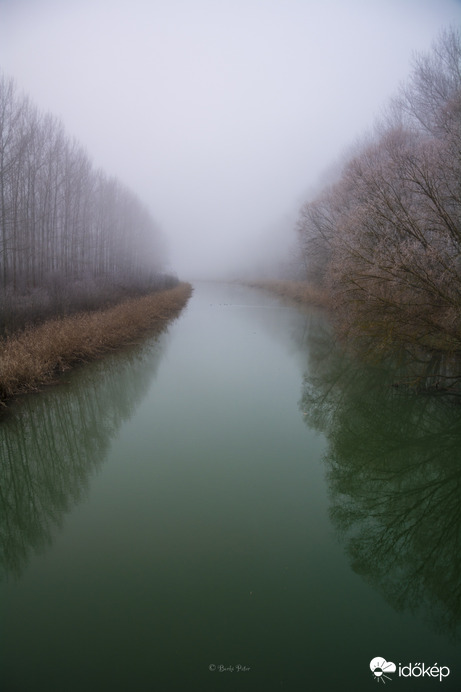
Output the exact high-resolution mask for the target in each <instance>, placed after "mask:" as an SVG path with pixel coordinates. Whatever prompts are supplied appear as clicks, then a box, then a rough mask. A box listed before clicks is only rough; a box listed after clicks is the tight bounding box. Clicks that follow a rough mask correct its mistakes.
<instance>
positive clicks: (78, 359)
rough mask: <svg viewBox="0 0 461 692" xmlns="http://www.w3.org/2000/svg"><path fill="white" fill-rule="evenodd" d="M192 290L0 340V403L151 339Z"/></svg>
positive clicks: (59, 320) (186, 287) (130, 301)
mask: <svg viewBox="0 0 461 692" xmlns="http://www.w3.org/2000/svg"><path fill="white" fill-rule="evenodd" d="M192 291H193V289H192V286H191V285H190V284H188V283H180V284H178V285H177V286H175V287H174V288H170V289H167V290H165V291H158V292H156V293H152V294H149V295H146V296H142V297H141V298H130V299H128V300H125V301H123V302H121V303H119V304H118V305H115V306H113V307H110V308H107V309H105V310H98V311H94V312H91V313H89V312H84V313H78V314H76V315H71V316H69V317H61V318H59V317H58V318H54V319H50V320H47V321H46V322H43V323H42V324H40V325H38V326H36V327H29V328H26V329H24V330H23V331H22V332H20V333H19V334H13V335H10V336H8V337H6V338H4V339H3V340H2V341H0V405H1V406H2V407H6V402H7V401H9V400H11V399H13V398H14V397H16V396H18V395H21V394H25V393H27V392H32V391H37V390H38V389H39V388H40V387H41V386H42V385H46V384H49V383H51V382H53V381H55V380H56V377H57V376H59V374H60V373H62V372H64V371H66V370H68V369H70V368H71V367H72V366H73V365H75V364H77V363H84V362H88V361H91V360H95V359H97V358H99V357H101V356H102V355H104V353H107V352H109V351H113V350H115V349H117V348H121V347H123V346H127V345H129V344H132V343H133V342H135V341H136V340H137V339H139V338H140V337H142V336H147V335H151V336H153V335H157V334H160V333H161V332H163V331H164V330H165V329H166V327H167V326H168V324H169V323H170V322H171V321H172V320H174V319H175V318H176V317H178V315H179V313H180V312H181V310H182V309H183V308H184V307H185V305H186V304H187V302H188V300H189V298H190V296H191V294H192Z"/></svg>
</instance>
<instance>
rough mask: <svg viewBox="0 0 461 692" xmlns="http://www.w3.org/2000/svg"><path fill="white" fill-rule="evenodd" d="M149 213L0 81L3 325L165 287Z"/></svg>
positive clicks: (158, 240)
mask: <svg viewBox="0 0 461 692" xmlns="http://www.w3.org/2000/svg"><path fill="white" fill-rule="evenodd" d="M164 261H165V252H164V246H163V241H162V238H161V235H160V233H159V230H158V228H157V226H156V224H155V222H154V220H153V218H152V216H151V215H150V213H149V211H148V210H147V209H146V207H145V206H144V205H143V204H142V203H141V202H140V201H139V199H138V198H137V197H136V196H135V195H134V194H133V193H132V192H131V191H130V190H129V189H127V188H126V187H125V186H123V185H122V184H121V183H120V182H118V181H117V180H116V179H114V178H112V177H109V176H107V175H106V174H105V173H104V172H103V171H101V170H97V169H95V168H94V166H93V164H92V162H91V160H90V158H89V157H88V155H87V154H86V152H85V151H84V149H83V148H82V146H81V145H80V144H79V143H78V142H76V141H75V139H72V138H70V137H69V136H68V135H67V134H66V132H65V130H64V127H63V125H62V123H61V122H60V121H59V120H57V119H56V118H55V117H53V116H51V115H50V114H44V113H41V112H40V111H39V110H38V109H37V108H36V107H35V106H34V105H33V104H32V103H31V102H30V100H29V99H28V98H27V97H26V96H25V95H23V94H21V93H19V92H18V90H17V88H16V86H15V83H14V82H13V80H11V79H8V78H6V77H4V76H1V75H0V288H1V290H0V295H1V301H0V328H1V327H3V329H5V327H8V328H12V327H15V326H19V325H22V324H24V323H26V322H29V321H32V320H37V319H38V318H42V317H46V316H48V315H49V314H55V313H67V312H72V311H74V310H77V309H78V310H81V309H93V308H95V307H100V306H101V305H102V304H107V303H110V302H114V301H116V300H118V299H120V298H122V297H125V296H126V295H127V294H128V295H133V294H136V293H142V292H146V291H147V290H151V289H152V288H154V289H155V288H161V287H164V286H165V285H166V286H171V285H172V283H174V280H173V279H171V278H169V277H164V276H162V270H163V265H164Z"/></svg>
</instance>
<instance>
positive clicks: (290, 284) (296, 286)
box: [246, 279, 328, 308]
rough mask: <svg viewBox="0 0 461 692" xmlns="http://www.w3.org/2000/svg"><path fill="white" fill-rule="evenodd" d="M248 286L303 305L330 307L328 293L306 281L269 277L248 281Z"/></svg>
mask: <svg viewBox="0 0 461 692" xmlns="http://www.w3.org/2000/svg"><path fill="white" fill-rule="evenodd" d="M246 283H247V285H248V286H252V287H254V288H262V289H264V290H267V291H271V292H272V293H275V294H277V295H278V296H281V297H282V298H288V299H289V300H293V301H295V302H296V303H301V304H302V305H313V306H315V307H318V308H327V307H328V297H327V295H326V293H324V292H322V291H321V290H320V289H318V288H315V287H314V286H312V285H311V284H308V283H306V282H305V281H290V280H288V279H269V280H261V281H248V282H246Z"/></svg>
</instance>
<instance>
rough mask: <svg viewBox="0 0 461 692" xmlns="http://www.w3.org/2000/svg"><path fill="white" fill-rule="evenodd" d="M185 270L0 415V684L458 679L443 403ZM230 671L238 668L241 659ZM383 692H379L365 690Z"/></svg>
mask: <svg viewBox="0 0 461 692" xmlns="http://www.w3.org/2000/svg"><path fill="white" fill-rule="evenodd" d="M389 378H390V374H389V372H388V370H386V369H384V368H382V367H373V368H372V367H364V366H358V365H357V364H356V363H353V362H351V361H350V360H349V359H347V358H346V357H345V356H344V355H343V354H341V352H339V351H338V349H337V348H335V347H334V345H333V342H332V339H331V335H330V333H329V329H328V325H326V324H325V321H324V319H323V318H322V317H321V316H320V315H318V314H317V313H315V311H312V312H309V311H308V312H303V311H300V310H298V309H297V308H295V307H290V306H287V305H285V304H283V303H282V302H281V301H280V300H279V299H277V298H274V297H272V296H269V295H268V294H265V293H262V292H260V291H256V290H254V289H249V288H245V287H241V286H232V285H213V284H210V285H207V284H197V285H196V286H195V291H194V294H193V297H192V299H191V301H190V303H189V305H188V306H187V308H186V310H185V311H184V312H183V313H182V315H181V316H180V318H179V319H178V320H177V321H176V322H175V323H174V324H172V325H171V327H170V329H169V331H168V333H167V334H165V335H163V336H162V337H161V338H160V339H159V340H158V341H155V340H151V341H147V342H145V343H144V344H141V345H139V346H138V347H133V348H131V349H129V350H128V351H126V352H124V353H120V354H115V355H114V356H110V357H108V358H106V359H104V360H103V361H101V362H99V363H95V364H91V365H89V366H85V367H83V368H81V369H80V370H78V371H74V372H72V373H71V374H70V375H69V376H68V377H67V378H66V379H65V381H63V383H62V384H60V385H59V386H58V387H55V388H50V389H48V390H47V391H45V392H43V393H41V394H40V395H37V396H32V397H28V398H26V399H24V400H23V401H21V402H19V404H18V405H16V406H15V407H14V408H13V409H12V410H11V413H10V414H9V415H8V416H7V417H6V418H3V419H2V422H1V425H0V454H1V458H0V464H1V465H0V471H1V485H0V511H1V534H0V541H1V542H0V546H1V547H0V550H1V553H0V559H1V563H2V576H3V578H2V581H1V583H0V599H1V675H0V689H1V690H5V691H6V692H10V691H11V692H35V691H40V692H41V691H42V690H43V691H45V690H46V691H47V692H74V691H85V692H86V691H89V692H92V691H93V690H94V691H95V692H100V691H101V692H105V691H106V690H107V691H111V692H112V691H118V690H120V691H122V690H123V691H131V690H133V691H136V692H137V691H138V690H139V691H144V690H146V691H147V690H160V691H162V692H163V691H165V692H169V691H172V692H176V691H184V692H189V691H195V690H197V691H199V690H200V691H201V690H213V691H214V690H218V691H219V690H255V691H256V692H258V691H259V690H261V691H264V692H267V691H269V692H271V691H272V690H274V691H276V690H290V691H291V690H293V691H297V690H326V691H329V690H359V691H361V690H369V689H370V690H371V689H376V687H374V686H375V685H376V683H377V682H379V683H381V682H385V680H384V679H383V678H378V677H376V676H375V675H374V674H373V673H372V672H371V670H370V667H369V663H370V661H371V659H373V658H374V657H376V656H381V657H384V658H385V659H387V660H388V661H393V662H395V663H396V666H397V667H398V665H399V664H401V665H402V666H407V665H408V663H410V662H411V663H413V664H416V663H422V662H424V663H425V664H426V665H427V666H429V665H431V666H432V665H433V664H437V665H438V666H446V667H449V669H450V675H448V676H447V677H446V678H444V679H443V680H442V681H441V682H440V680H439V679H438V678H435V679H434V678H428V677H427V676H426V677H425V678H424V679H419V678H414V677H412V678H411V679H410V678H404V677H401V676H399V673H398V670H397V671H396V672H395V673H394V674H393V675H392V676H390V677H391V678H392V681H390V680H389V681H388V684H390V686H391V689H395V688H400V689H402V690H409V691H410V690H415V689H423V688H424V689H425V690H428V689H442V690H443V689H445V690H451V689H453V690H454V689H461V657H460V656H459V652H460V641H459V636H457V635H458V634H459V623H460V608H461V606H460V600H461V577H460V561H461V557H460V552H461V551H460V534H461V530H460V528H461V502H460V496H461V490H460V486H461V483H460V478H461V444H460V442H461V415H460V410H459V407H458V406H454V405H453V404H452V403H446V402H444V401H443V400H442V399H441V398H434V397H421V396H420V397H415V396H412V395H408V394H407V393H405V392H401V391H399V390H396V389H395V388H393V387H391V386H390V384H389V382H390V380H389ZM239 666H240V668H239ZM378 689H380V688H378Z"/></svg>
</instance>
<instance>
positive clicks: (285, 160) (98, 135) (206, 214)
mask: <svg viewBox="0 0 461 692" xmlns="http://www.w3.org/2000/svg"><path fill="white" fill-rule="evenodd" d="M460 19H461V3H460V2H459V1H456V0H348V2H344V0H168V2H167V1H166V0H162V1H160V0H61V1H59V0H55V1H52V0H0V69H1V70H2V71H3V72H4V73H5V74H6V75H7V76H11V77H14V78H15V80H16V82H17V84H18V86H19V87H20V88H21V89H23V90H24V91H25V92H26V93H27V94H28V95H29V96H30V97H31V99H32V100H33V101H34V102H35V103H36V104H37V105H38V106H39V108H40V109H42V110H45V111H50V112H52V113H53V114H55V115H56V116H58V117H59V118H61V119H62V121H63V123H64V125H65V127H66V130H67V132H68V133H69V134H71V135H73V136H75V137H76V138H77V139H78V141H79V142H80V143H81V144H82V145H83V146H84V147H85V148H86V150H87V152H88V154H89V155H90V156H91V158H92V160H93V162H94V164H95V165H96V166H100V167H102V168H103V169H104V170H105V171H106V172H107V173H108V174H110V175H115V176H116V177H117V178H118V179H119V180H120V181H121V182H123V183H125V184H127V185H128V186H129V187H130V188H131V189H132V191H133V192H134V193H136V194H137V195H138V196H139V197H140V198H141V200H142V201H143V202H144V203H145V204H146V205H147V206H148V207H149V209H150V211H151V212H152V214H153V215H154V217H155V218H156V220H157V221H158V223H159V225H160V227H161V229H162V231H163V233H164V234H165V236H166V238H167V243H168V246H169V255H170V268H171V270H173V271H175V272H177V273H178V274H179V276H180V277H181V278H195V277H215V276H220V275H224V274H225V275H226V276H234V275H235V276H238V275H240V274H241V273H242V272H244V271H246V270H248V269H250V268H253V267H254V271H255V272H258V271H259V272H263V271H264V270H265V268H266V267H267V266H270V265H271V263H272V260H273V259H274V258H276V257H281V258H282V259H283V257H284V252H285V248H286V247H288V245H289V243H290V238H291V232H292V227H293V224H294V221H295V219H296V215H297V210H298V208H299V206H300V205H301V204H302V202H303V201H305V199H306V196H307V195H308V193H309V191H310V190H311V189H312V188H313V187H314V186H315V185H316V183H317V181H318V180H319V178H321V177H322V176H325V175H326V173H327V171H328V169H329V168H330V167H331V166H333V165H334V162H335V161H337V160H338V158H339V157H340V156H341V153H342V152H343V151H344V149H345V148H347V147H349V146H350V145H351V144H353V142H354V141H355V140H356V139H357V138H358V137H360V136H361V135H363V134H364V132H365V131H366V130H367V129H369V128H370V127H371V126H372V123H373V121H374V119H375V118H376V117H377V116H378V115H379V113H380V112H381V111H382V109H383V107H384V106H385V105H386V103H387V102H388V100H389V98H390V97H391V96H392V95H393V94H394V93H395V92H396V90H397V89H398V86H399V84H400V83H401V82H403V81H404V80H405V78H406V77H407V75H408V73H409V71H410V67H411V60H412V56H413V54H414V52H415V51H425V50H428V49H429V48H430V47H431V44H432V43H433V41H434V39H435V38H436V37H437V35H438V33H439V31H440V30H441V29H442V28H444V27H447V26H448V25H450V24H452V25H453V24H459V21H460Z"/></svg>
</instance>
